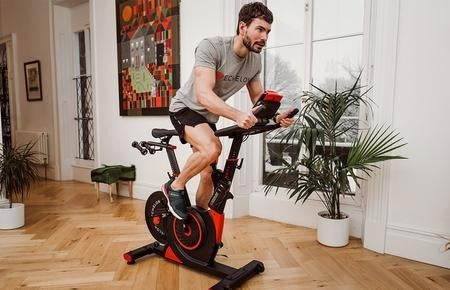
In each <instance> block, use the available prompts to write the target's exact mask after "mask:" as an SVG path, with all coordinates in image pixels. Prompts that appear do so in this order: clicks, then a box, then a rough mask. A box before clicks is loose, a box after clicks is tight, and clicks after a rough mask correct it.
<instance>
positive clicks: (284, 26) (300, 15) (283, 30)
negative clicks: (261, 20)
mask: <svg viewBox="0 0 450 290" xmlns="http://www.w3.org/2000/svg"><path fill="white" fill-rule="evenodd" d="M304 3H305V1H304V0H267V7H269V9H270V10H271V11H272V13H273V23H272V32H271V33H270V34H269V39H268V41H267V46H268V47H273V46H280V45H286V44H294V43H303V42H304V38H305V37H304V25H305V24H304V20H305V16H304V11H305V9H304V5H305V4H304Z"/></svg>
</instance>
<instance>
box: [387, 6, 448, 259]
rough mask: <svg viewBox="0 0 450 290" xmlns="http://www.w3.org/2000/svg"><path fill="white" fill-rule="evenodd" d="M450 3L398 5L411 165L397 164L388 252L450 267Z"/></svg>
mask: <svg viewBox="0 0 450 290" xmlns="http://www.w3.org/2000/svg"><path fill="white" fill-rule="evenodd" d="M448 11H450V1H447V0H435V1H433V3H432V5H431V3H428V2H425V1H420V0H413V1H411V0H401V1H400V13H399V30H398V43H397V64H396V65H397V72H396V75H395V97H394V111H393V126H394V128H397V129H398V131H399V132H401V134H402V136H404V137H405V141H406V142H408V145H407V146H406V147H405V148H404V149H403V150H401V154H403V155H405V156H407V157H408V160H405V161H398V162H392V164H391V168H390V183H389V192H390V193H389V211H388V220H387V227H388V232H387V237H386V251H387V252H389V253H393V254H396V255H401V256H406V257H409V258H412V259H418V260H422V261H425V262H431V263H438V264H440V265H442V266H446V267H450V255H449V254H450V253H447V254H443V253H440V252H439V247H440V246H441V245H442V244H443V243H444V240H443V239H437V238H435V236H434V237H433V235H441V236H447V237H450V187H449V185H448V184H447V182H446V181H447V179H448V178H449V176H450V169H449V164H450V155H449V154H448V150H449V148H450V134H449V128H448V126H449V124H450V114H449V110H450V92H449V90H448V88H447V84H448V81H449V76H450V75H449V73H448V71H449V68H450V56H449V55H448V52H449V51H450V34H449V32H450V18H449V17H448Z"/></svg>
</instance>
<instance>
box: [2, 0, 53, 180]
mask: <svg viewBox="0 0 450 290" xmlns="http://www.w3.org/2000/svg"><path fill="white" fill-rule="evenodd" d="M1 3H2V11H1V17H0V18H1V23H2V27H1V29H2V30H1V33H2V35H8V34H11V33H15V34H16V37H17V55H16V59H17V63H18V72H17V74H16V76H17V78H18V88H17V89H18V90H17V94H16V100H15V104H16V116H17V129H18V130H27V131H45V132H47V133H49V166H48V177H49V178H58V176H59V169H58V167H59V158H58V151H57V148H56V142H57V141H56V135H55V134H54V132H55V126H56V124H55V120H54V104H55V103H54V93H55V92H54V87H53V75H52V72H53V70H52V65H53V64H52V47H51V32H50V25H51V15H50V1H49V0H34V1H15V0H2V2H1ZM33 60H40V63H41V79H42V97H43V100H42V101H37V102H28V101H27V98H26V89H25V76H24V72H23V64H24V63H25V62H28V61H33Z"/></svg>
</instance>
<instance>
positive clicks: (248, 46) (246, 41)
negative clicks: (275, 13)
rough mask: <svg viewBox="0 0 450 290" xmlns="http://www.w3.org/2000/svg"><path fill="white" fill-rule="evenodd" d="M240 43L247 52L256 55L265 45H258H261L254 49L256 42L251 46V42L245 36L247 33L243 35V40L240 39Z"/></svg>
mask: <svg viewBox="0 0 450 290" xmlns="http://www.w3.org/2000/svg"><path fill="white" fill-rule="evenodd" d="M242 42H243V44H244V46H245V47H246V48H247V49H248V50H249V51H253V52H256V53H261V51H262V49H263V47H264V46H265V45H266V44H265V43H258V44H260V45H261V48H260V49H258V48H257V47H254V45H256V44H257V42H255V43H254V44H253V45H252V42H251V40H250V38H249V37H248V36H247V33H246V34H245V35H244V38H243V39H242Z"/></svg>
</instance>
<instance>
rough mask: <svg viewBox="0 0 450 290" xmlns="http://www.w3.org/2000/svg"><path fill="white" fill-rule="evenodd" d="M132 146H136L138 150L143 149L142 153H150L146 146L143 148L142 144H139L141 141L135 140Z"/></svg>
mask: <svg viewBox="0 0 450 290" xmlns="http://www.w3.org/2000/svg"><path fill="white" fill-rule="evenodd" d="M131 147H134V148H136V149H137V150H139V151H141V154H142V155H146V154H147V153H148V150H147V149H145V148H142V147H141V145H139V143H138V142H137V141H133V143H131Z"/></svg>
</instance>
